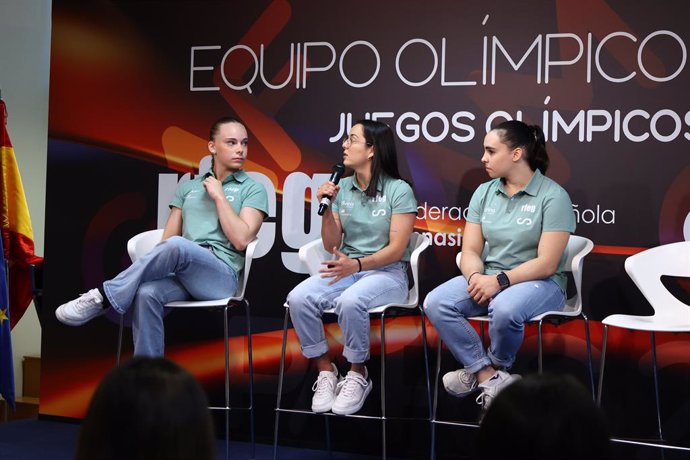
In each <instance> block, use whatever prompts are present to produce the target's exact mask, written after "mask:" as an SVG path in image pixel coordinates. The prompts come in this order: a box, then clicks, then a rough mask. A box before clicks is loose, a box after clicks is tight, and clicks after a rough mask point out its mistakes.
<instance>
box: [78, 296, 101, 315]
mask: <svg viewBox="0 0 690 460" xmlns="http://www.w3.org/2000/svg"><path fill="white" fill-rule="evenodd" d="M96 303H98V299H96V297H95V296H94V295H92V294H91V293H90V292H84V293H82V294H79V298H78V299H77V301H76V302H75V307H76V308H77V310H79V311H84V310H87V309H88V308H90V307H92V306H93V305H94V304H96Z"/></svg>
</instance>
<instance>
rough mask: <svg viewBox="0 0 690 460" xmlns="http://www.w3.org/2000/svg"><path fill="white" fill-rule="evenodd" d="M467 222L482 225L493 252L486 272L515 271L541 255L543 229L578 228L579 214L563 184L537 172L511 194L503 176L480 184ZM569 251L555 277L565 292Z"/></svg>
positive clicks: (490, 253)
mask: <svg viewBox="0 0 690 460" xmlns="http://www.w3.org/2000/svg"><path fill="white" fill-rule="evenodd" d="M467 222H472V223H474V224H480V225H481V226H482V234H483V235H484V240H485V241H487V242H488V244H489V253H488V255H487V256H486V259H485V260H484V273H487V274H494V273H498V272H501V271H506V270H511V269H513V268H515V267H517V266H518V265H520V264H522V263H524V262H527V261H528V260H531V259H534V258H536V257H537V248H538V246H539V239H540V238H541V234H542V232H568V233H572V232H574V231H575V214H574V213H573V205H572V203H571V201H570V196H568V192H566V191H565V190H564V189H563V187H561V186H560V185H558V184H557V183H556V182H554V181H553V180H551V179H549V178H548V177H546V176H544V175H543V174H542V173H541V172H540V171H539V170H536V171H535V172H534V175H533V176H532V179H531V180H530V181H529V183H528V184H527V186H526V187H525V188H524V190H521V191H519V192H517V193H516V194H515V195H513V196H512V197H508V195H507V194H506V191H505V187H504V185H503V182H502V181H501V179H500V178H497V179H494V180H491V181H489V182H485V183H483V184H482V185H480V186H479V187H478V188H477V190H476V191H475V192H474V194H473V195H472V199H471V200H470V206H469V211H468V213H467ZM564 267H565V254H563V256H562V257H561V261H560V262H559V264H558V269H557V270H556V273H555V274H554V275H553V276H551V279H552V280H554V281H555V282H556V283H558V285H559V286H560V287H561V289H562V290H563V291H564V292H565V289H566V283H567V278H566V276H565V274H564V273H563V269H564Z"/></svg>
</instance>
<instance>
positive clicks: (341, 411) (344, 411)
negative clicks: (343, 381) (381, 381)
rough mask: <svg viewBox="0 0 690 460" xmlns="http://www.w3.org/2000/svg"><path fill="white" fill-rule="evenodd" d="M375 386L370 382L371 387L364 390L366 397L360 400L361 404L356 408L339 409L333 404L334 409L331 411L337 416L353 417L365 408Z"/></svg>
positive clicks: (363, 396)
mask: <svg viewBox="0 0 690 460" xmlns="http://www.w3.org/2000/svg"><path fill="white" fill-rule="evenodd" d="M373 386H374V385H373V384H372V383H371V381H369V385H367V387H366V388H365V389H364V395H362V399H360V400H359V403H358V404H357V405H356V406H350V407H343V408H339V407H337V406H336V405H335V404H333V407H332V408H331V411H332V412H333V413H334V414H336V415H352V414H355V413H357V412H359V410H360V409H361V408H362V406H364V401H366V400H367V396H369V393H371V388H372V387H373Z"/></svg>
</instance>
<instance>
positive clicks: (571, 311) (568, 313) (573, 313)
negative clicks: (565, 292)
mask: <svg viewBox="0 0 690 460" xmlns="http://www.w3.org/2000/svg"><path fill="white" fill-rule="evenodd" d="M581 313H582V310H581V309H579V308H576V307H574V306H566V307H565V310H554V311H547V312H544V313H542V314H540V315H537V316H535V317H533V318H530V319H528V320H527V321H526V322H528V323H533V322H536V321H541V320H542V319H544V318H546V317H547V316H565V317H572V318H576V317H578V316H580V314H581ZM467 319H468V320H470V321H484V322H488V321H489V315H481V316H470V317H469V318H467Z"/></svg>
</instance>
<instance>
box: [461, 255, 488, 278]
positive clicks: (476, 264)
mask: <svg viewBox="0 0 690 460" xmlns="http://www.w3.org/2000/svg"><path fill="white" fill-rule="evenodd" d="M460 272H461V273H462V276H464V277H465V279H469V278H470V276H472V274H473V273H479V274H482V273H484V262H482V259H481V257H479V256H478V255H477V254H472V253H465V252H463V254H462V260H461V261H460Z"/></svg>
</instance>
